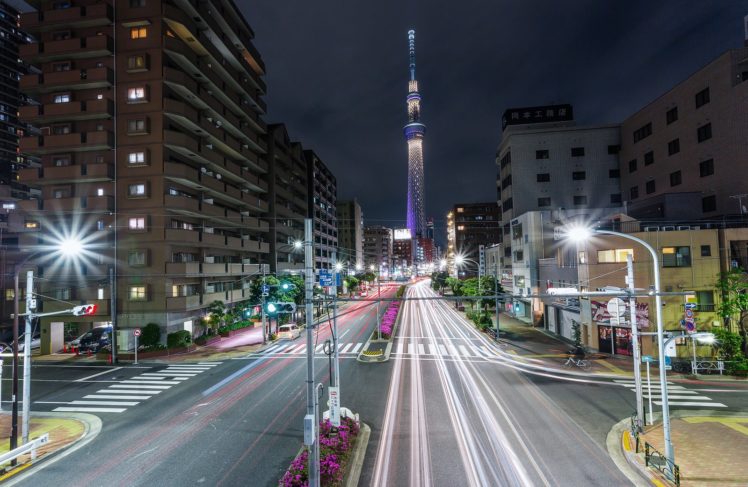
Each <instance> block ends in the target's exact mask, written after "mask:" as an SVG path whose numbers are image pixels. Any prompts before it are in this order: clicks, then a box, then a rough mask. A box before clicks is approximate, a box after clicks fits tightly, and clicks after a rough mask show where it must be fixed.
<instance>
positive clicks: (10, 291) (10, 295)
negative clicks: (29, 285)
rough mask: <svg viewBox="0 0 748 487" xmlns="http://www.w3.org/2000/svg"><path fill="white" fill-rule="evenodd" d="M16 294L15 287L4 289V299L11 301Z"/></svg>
mask: <svg viewBox="0 0 748 487" xmlns="http://www.w3.org/2000/svg"><path fill="white" fill-rule="evenodd" d="M15 296H16V290H15V289H6V290H5V300H6V301H13V300H14V299H15Z"/></svg>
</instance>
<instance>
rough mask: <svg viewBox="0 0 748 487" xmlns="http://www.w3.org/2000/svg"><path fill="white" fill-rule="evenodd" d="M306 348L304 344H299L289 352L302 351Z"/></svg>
mask: <svg viewBox="0 0 748 487" xmlns="http://www.w3.org/2000/svg"><path fill="white" fill-rule="evenodd" d="M305 350H306V345H299V346H298V347H296V348H294V349H293V350H292V351H291V353H304V351H305Z"/></svg>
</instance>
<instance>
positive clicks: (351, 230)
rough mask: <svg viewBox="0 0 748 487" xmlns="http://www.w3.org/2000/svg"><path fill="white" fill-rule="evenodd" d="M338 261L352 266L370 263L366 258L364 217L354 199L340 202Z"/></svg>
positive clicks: (338, 207) (338, 205) (338, 211)
mask: <svg viewBox="0 0 748 487" xmlns="http://www.w3.org/2000/svg"><path fill="white" fill-rule="evenodd" d="M337 214H338V261H339V262H343V263H346V262H347V263H348V264H349V265H351V266H355V265H356V264H363V263H364V262H366V261H368V259H366V258H365V257H364V216H363V212H362V211H361V205H359V204H358V201H357V200H356V199H355V198H354V199H353V200H350V201H338V204H337Z"/></svg>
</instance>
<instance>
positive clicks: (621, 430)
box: [605, 418, 655, 487]
mask: <svg viewBox="0 0 748 487" xmlns="http://www.w3.org/2000/svg"><path fill="white" fill-rule="evenodd" d="M629 421H630V420H629V418H626V419H623V420H621V421H619V422H618V423H616V424H614V425H613V427H612V428H611V429H610V431H609V432H608V436H607V437H606V438H605V446H606V448H607V450H608V455H610V458H611V459H612V460H613V463H615V464H616V467H618V469H619V470H620V471H621V473H623V474H624V475H625V476H626V477H627V478H628V479H629V480H630V481H631V482H632V483H633V484H634V485H636V486H637V487H639V486H648V485H655V483H654V477H653V476H652V475H651V474H649V472H647V471H643V470H642V469H641V468H640V467H639V464H638V463H637V462H636V460H634V459H633V458H631V457H630V456H631V455H636V454H635V453H632V452H629V451H627V449H626V447H625V445H624V441H625V440H624V434H626V435H627V434H628V424H629Z"/></svg>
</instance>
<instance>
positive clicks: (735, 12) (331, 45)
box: [238, 0, 748, 240]
mask: <svg viewBox="0 0 748 487" xmlns="http://www.w3.org/2000/svg"><path fill="white" fill-rule="evenodd" d="M238 4H239V5H240V6H241V8H242V10H243V12H244V14H245V15H246V17H247V20H248V21H249V23H250V25H251V26H252V28H253V29H254V30H255V33H256V38H255V45H256V46H257V48H258V49H259V50H260V53H261V54H262V56H263V59H264V61H265V64H266V67H267V76H266V81H267V84H268V95H267V98H266V99H267V102H268V109H269V114H268V116H267V117H266V121H268V122H284V123H285V124H286V125H287V126H288V130H289V134H290V136H291V137H292V139H295V140H298V141H300V142H302V144H303V145H304V147H305V148H309V149H314V150H315V151H316V152H317V154H318V155H319V156H320V157H321V158H322V160H323V161H325V163H326V164H327V165H328V167H330V169H331V170H332V171H333V172H334V174H335V175H336V177H337V180H338V198H339V199H350V198H353V197H356V198H358V200H359V202H360V203H361V205H362V208H363V211H364V219H365V223H366V224H367V225H386V226H390V227H403V226H404V223H405V202H406V194H405V193H406V184H407V173H406V170H407V151H406V143H405V140H404V138H403V133H402V126H403V125H404V123H405V121H406V111H405V96H406V92H407V79H408V41H407V31H408V29H410V28H413V29H415V30H416V64H417V66H416V76H417V78H418V80H419V88H420V92H421V95H422V97H423V100H422V105H421V106H422V121H423V122H424V123H425V124H426V138H425V142H424V157H425V171H426V215H427V217H428V216H433V217H434V219H435V222H436V226H437V234H439V233H442V232H443V231H444V230H443V229H444V217H445V214H446V212H447V211H448V209H449V208H451V206H452V205H453V204H454V203H458V202H475V201H492V200H495V199H496V186H495V178H496V168H495V163H494V154H495V151H496V148H497V147H498V144H499V141H500V137H501V126H500V118H501V114H502V113H503V111H504V110H505V109H506V108H509V107H521V106H533V105H544V104H552V103H571V104H572V105H574V113H575V117H576V120H577V122H578V123H579V124H604V123H617V122H620V121H622V120H623V119H624V118H625V117H626V116H627V115H629V114H631V113H633V112H634V111H636V110H637V109H639V108H641V107H642V106H644V105H646V104H647V103H648V102H649V101H651V100H653V99H654V98H656V97H658V96H659V95H660V94H662V93H664V92H665V91H667V90H668V89H669V88H670V87H672V86H673V85H674V84H676V83H677V82H679V81H681V80H683V79H684V78H686V77H687V76H688V75H689V74H691V73H692V72H694V71H695V70H697V69H699V68H700V67H701V66H703V65H704V64H706V63H707V62H709V61H710V60H712V59H713V58H715V57H716V56H718V55H719V54H721V53H722V52H724V51H725V50H727V49H730V48H737V47H742V46H743V17H744V16H745V15H747V14H748V0H724V1H723V0H713V1H711V0H710V1H704V0H699V1H685V0H676V1H660V0H656V1H652V0H626V1H615V2H614V1H601V0H589V1H571V0H568V1H567V0H564V1H559V0H543V1H540V0H538V1H524V0H523V1H520V0H515V1H509V0H504V1H498V0H452V1H444V0H431V1H425V0H422V1H408V0H399V1H398V0H374V1H372V0H367V1H362V0H337V1H331V0H316V1H309V0H303V1H302V0H262V1H261V0H240V1H238ZM440 240H441V238H440Z"/></svg>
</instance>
